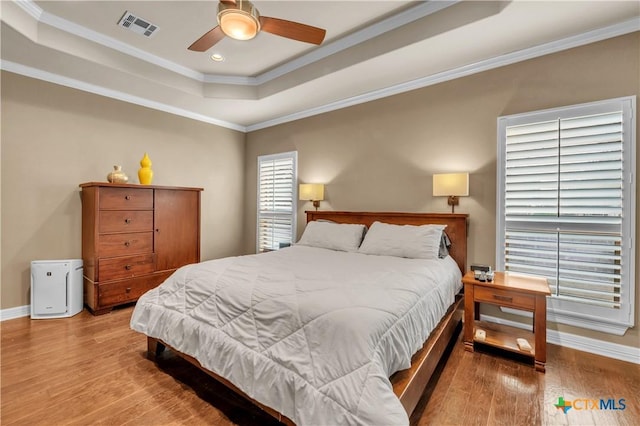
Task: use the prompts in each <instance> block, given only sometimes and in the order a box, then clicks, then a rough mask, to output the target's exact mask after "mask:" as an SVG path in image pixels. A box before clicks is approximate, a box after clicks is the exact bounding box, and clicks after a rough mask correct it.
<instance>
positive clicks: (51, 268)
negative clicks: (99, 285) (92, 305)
mask: <svg viewBox="0 0 640 426" xmlns="http://www.w3.org/2000/svg"><path fill="white" fill-rule="evenodd" d="M82 308H83V294H82V259H67V260H34V261H32V262H31V318H32V319H44V318H67V317H72V316H74V315H76V314H77V313H79V312H81V311H82Z"/></svg>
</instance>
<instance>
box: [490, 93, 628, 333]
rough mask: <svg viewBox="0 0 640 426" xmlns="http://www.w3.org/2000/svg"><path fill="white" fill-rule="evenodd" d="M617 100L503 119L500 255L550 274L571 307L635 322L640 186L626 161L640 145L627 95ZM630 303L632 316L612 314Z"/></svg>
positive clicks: (508, 263)
mask: <svg viewBox="0 0 640 426" xmlns="http://www.w3.org/2000/svg"><path fill="white" fill-rule="evenodd" d="M613 104H614V105H610V104H606V105H605V107H604V108H593V106H592V105H590V107H589V108H583V109H580V108H575V107H573V108H570V109H568V111H563V112H560V113H556V114H555V115H556V117H554V118H553V119H547V118H548V117H549V116H550V115H551V116H552V115H553V114H537V115H536V114H535V113H532V116H531V117H521V116H520V117H518V118H517V119H514V120H511V121H512V122H513V123H514V124H512V125H509V123H508V122H506V123H504V122H503V131H504V147H503V149H504V151H503V165H504V169H503V175H502V176H501V177H500V178H499V179H501V181H502V183H501V186H502V191H503V199H502V200H501V203H499V209H500V210H501V212H502V225H501V228H502V229H501V238H500V241H499V243H501V247H502V253H501V255H499V258H498V262H497V263H498V265H499V266H501V267H502V268H504V270H506V271H511V272H517V273H525V274H532V275H538V276H543V277H545V278H547V279H548V281H549V285H550V288H551V292H552V298H553V299H555V300H559V301H565V302H567V303H566V304H565V305H562V307H563V308H562V309H563V311H565V312H566V311H567V310H572V309H573V311H575V312H577V313H580V314H581V315H582V316H585V315H588V313H590V312H591V314H596V313H597V314H600V315H602V314H603V312H604V313H607V311H609V312H608V314H609V315H605V317H609V318H624V319H625V322H626V323H628V322H632V321H633V320H632V318H629V313H630V312H633V297H630V296H632V295H633V288H632V285H633V284H632V282H631V280H632V278H633V276H634V271H635V265H633V260H634V257H635V256H632V255H630V253H632V252H630V249H631V247H630V246H631V245H632V244H631V237H632V235H626V237H625V230H629V229H633V224H629V223H628V222H633V220H634V219H635V218H634V217H630V218H629V216H630V215H631V214H632V212H633V210H634V207H635V199H633V200H628V199H626V198H634V192H635V191H631V190H629V189H630V188H628V187H629V186H630V185H631V182H632V176H633V173H634V170H629V169H631V168H632V167H631V165H632V164H633V162H632V161H629V160H625V150H627V151H631V149H630V147H631V146H632V145H631V143H630V141H629V140H628V139H629V138H630V137H631V135H630V134H629V133H630V132H629V131H628V129H629V128H630V127H631V126H630V123H625V120H628V121H629V119H630V117H632V114H631V113H630V112H629V111H625V109H624V108H623V107H621V106H620V104H621V103H620V102H617V103H615V102H614V103H613ZM539 118H545V119H544V120H540V121H539V120H538V119H539ZM507 121H508V120H507ZM625 124H626V127H625ZM625 129H627V131H626V134H625ZM627 156H628V157H631V155H630V154H627ZM625 176H629V179H626V180H625ZM500 204H501V205H500ZM625 206H626V210H627V211H625ZM625 218H628V219H627V220H626V222H625ZM578 305H580V306H578ZM557 306H560V305H557ZM576 306H578V307H577V308H576ZM593 309H597V311H593ZM621 309H622V310H624V314H623V315H619V314H618V313H617V312H613V313H612V312H611V311H619V310H621Z"/></svg>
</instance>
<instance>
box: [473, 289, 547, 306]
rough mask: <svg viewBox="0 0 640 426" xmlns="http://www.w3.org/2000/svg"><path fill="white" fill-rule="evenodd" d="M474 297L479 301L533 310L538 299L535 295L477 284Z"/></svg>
mask: <svg viewBox="0 0 640 426" xmlns="http://www.w3.org/2000/svg"><path fill="white" fill-rule="evenodd" d="M473 299H474V300H475V301H477V302H486V303H494V304H499V305H500V306H506V307H511V308H516V309H518V308H519V309H526V310H529V311H532V310H533V309H534V308H535V306H536V299H535V297H533V296H529V295H526V294H521V293H516V292H514V291H510V290H501V289H498V288H488V287H482V286H475V289H474V290H473Z"/></svg>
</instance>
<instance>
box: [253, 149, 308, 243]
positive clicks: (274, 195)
mask: <svg viewBox="0 0 640 426" xmlns="http://www.w3.org/2000/svg"><path fill="white" fill-rule="evenodd" d="M297 163H298V153H297V152H295V151H292V152H284V153H282V154H274V155H262V156H259V157H258V220H257V238H256V251H257V252H258V253H260V252H263V251H268V250H277V249H279V248H280V247H282V246H284V245H289V244H291V243H293V240H294V238H295V231H296V199H297V196H296V192H297V191H296V182H297V179H298V178H297V174H298V166H297Z"/></svg>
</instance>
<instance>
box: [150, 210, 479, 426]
mask: <svg viewBox="0 0 640 426" xmlns="http://www.w3.org/2000/svg"><path fill="white" fill-rule="evenodd" d="M306 214H307V222H310V221H313V220H330V221H332V222H337V223H357V224H363V225H367V226H371V224H372V223H373V222H375V221H379V222H385V223H391V224H397V225H425V224H443V225H447V228H446V230H445V232H446V233H447V236H448V237H449V239H450V240H451V248H450V249H449V254H450V255H451V257H452V258H453V259H454V260H455V261H456V263H457V264H458V266H459V267H460V271H461V272H462V274H463V275H464V273H465V271H466V260H467V217H468V216H467V215H466V214H447V213H442V214H440V213H394V212H388V213H379V212H344V211H307V212H306ZM463 305H464V304H463V297H462V296H461V295H458V296H456V300H455V302H454V303H453V305H451V306H450V307H449V309H448V311H447V313H446V314H445V316H444V317H443V319H442V320H441V321H440V323H439V324H438V325H437V326H436V328H435V329H434V330H433V331H432V332H431V335H430V336H429V338H428V339H427V341H426V342H425V343H424V346H423V347H422V349H420V350H419V351H418V352H416V353H415V354H414V355H413V357H412V358H411V367H410V368H408V369H406V370H402V371H398V372H397V373H395V374H394V375H392V376H391V377H390V380H391V384H392V385H393V391H394V393H395V394H396V395H397V396H398V398H399V399H400V402H401V403H402V405H403V407H404V408H405V410H406V411H407V414H408V415H409V416H410V415H411V413H412V412H413V410H414V409H415V407H416V405H417V404H418V401H419V400H420V397H421V396H422V394H423V393H424V390H425V388H426V386H427V384H428V382H429V379H430V378H431V376H432V374H433V372H434V370H435V368H436V367H437V365H438V363H439V362H440V359H441V358H442V355H443V353H444V352H445V350H446V348H447V346H448V345H449V342H450V341H451V340H453V339H454V338H455V337H456V336H457V335H458V333H459V331H460V327H459V325H460V323H461V321H462V314H463ZM165 348H168V349H170V350H171V351H172V352H174V353H175V354H176V355H178V356H180V357H181V358H183V359H185V360H186V361H188V362H189V363H191V364H193V365H195V366H196V367H198V368H199V369H201V370H202V371H204V372H205V373H207V374H208V375H209V376H211V377H213V378H214V379H216V380H217V381H219V382H220V383H222V384H224V385H225V386H227V387H228V388H229V389H231V390H232V391H234V392H236V393H237V394H239V395H242V396H243V397H244V398H246V399H247V400H248V401H250V402H251V403H253V404H255V405H256V406H258V407H260V408H261V409H262V410H264V411H265V412H267V413H268V414H270V415H271V416H273V417H275V418H276V419H277V420H278V421H280V422H281V423H284V424H287V425H294V424H295V423H294V422H293V421H292V420H291V419H289V418H288V417H286V416H284V415H282V414H281V413H279V412H277V411H276V410H274V409H272V408H271V407H267V406H266V405H264V404H261V403H259V402H258V401H256V400H254V399H252V398H250V397H249V396H248V395H246V394H245V393H244V392H242V391H241V390H240V389H238V388H237V387H236V386H235V385H234V384H233V383H231V382H230V381H228V380H227V379H225V378H223V377H220V376H219V375H217V374H215V373H213V372H211V371H209V370H207V369H205V368H204V367H202V365H200V363H199V362H198V360H196V359H195V358H193V357H191V356H189V355H187V354H184V353H181V352H179V351H177V350H176V349H174V348H172V347H171V346H169V345H167V344H166V343H165V342H162V341H161V340H159V339H155V338H153V337H147V356H148V357H149V358H150V359H155V357H156V356H158V355H159V354H160V353H162V351H163V350H164V349H165Z"/></svg>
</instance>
